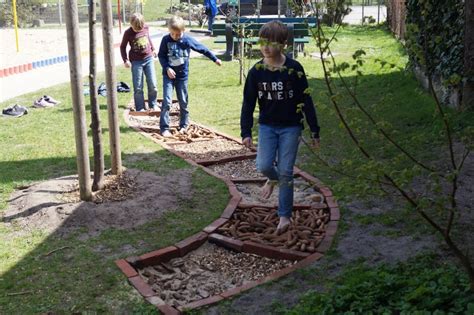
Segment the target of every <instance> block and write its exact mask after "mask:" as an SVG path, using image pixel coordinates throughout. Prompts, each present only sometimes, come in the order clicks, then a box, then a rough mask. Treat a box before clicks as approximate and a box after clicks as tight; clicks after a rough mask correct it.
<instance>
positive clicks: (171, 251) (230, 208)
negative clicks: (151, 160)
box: [115, 110, 340, 315]
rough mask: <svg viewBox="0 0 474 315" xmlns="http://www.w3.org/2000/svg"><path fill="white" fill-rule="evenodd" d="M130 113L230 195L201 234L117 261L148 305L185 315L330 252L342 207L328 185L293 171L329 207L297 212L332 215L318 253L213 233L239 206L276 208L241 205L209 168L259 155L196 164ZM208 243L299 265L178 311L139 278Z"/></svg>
mask: <svg viewBox="0 0 474 315" xmlns="http://www.w3.org/2000/svg"><path fill="white" fill-rule="evenodd" d="M128 114H129V111H128V110H125V111H124V119H125V121H126V122H127V124H128V125H129V126H130V127H131V128H133V129H134V130H136V131H137V132H139V133H140V134H142V135H143V136H145V137H147V138H149V139H151V140H152V141H153V142H155V143H158V144H159V145H161V146H162V147H163V148H164V149H166V150H168V151H170V152H171V153H173V154H175V155H176V156H178V157H180V158H182V159H184V160H185V161H187V162H188V163H190V164H192V165H194V166H197V167H200V168H201V169H203V170H204V171H205V172H206V173H208V174H209V175H211V176H214V177H216V178H219V179H220V180H222V181H224V183H225V184H226V185H227V187H228V189H229V193H230V195H231V198H230V199H229V202H228V204H227V206H226V208H225V209H224V211H223V212H222V214H221V216H220V217H219V218H218V219H216V220H215V221H213V222H211V223H210V224H209V225H207V226H206V227H204V228H203V230H202V231H200V232H198V233H196V234H194V235H192V236H190V237H188V238H186V239H184V240H182V241H179V242H177V243H176V244H174V245H172V246H168V247H165V248H161V249H158V250H155V251H152V252H150V253H146V254H144V255H141V256H139V257H128V258H126V259H119V260H117V261H116V262H115V263H116V265H117V266H118V268H119V269H120V270H121V271H122V272H123V273H124V274H125V276H126V277H127V279H128V281H129V282H130V283H131V284H132V285H133V286H134V287H135V289H137V290H138V292H140V294H141V295H142V296H144V297H145V299H146V300H147V301H148V302H150V303H151V304H153V305H155V306H156V307H157V308H158V310H159V311H160V312H161V313H163V314H170V315H171V314H182V312H183V311H185V310H190V309H195V308H199V307H202V306H205V305H210V304H214V303H216V302H219V301H221V300H223V299H227V298H232V297H233V296H235V295H237V294H240V293H242V292H244V291H247V290H249V289H251V288H254V287H255V286H258V285H260V284H262V283H265V282H268V281H274V280H276V279H278V278H280V277H282V276H285V275H287V274H289V273H291V272H293V271H295V270H296V269H299V268H303V267H306V266H308V265H310V264H312V263H313V262H315V261H317V260H319V259H321V258H322V257H323V256H324V255H323V254H324V253H325V252H327V251H328V250H329V248H330V246H331V244H332V242H333V239H334V236H335V234H336V231H337V227H338V223H339V220H340V211H339V206H338V204H337V201H336V200H335V199H334V197H333V194H332V192H331V190H330V189H329V188H328V187H327V186H325V185H324V184H323V183H322V182H321V181H320V180H319V179H317V178H316V177H314V176H312V175H310V174H308V173H306V172H304V171H302V170H300V169H299V168H297V167H295V169H294V174H295V177H302V178H303V179H304V180H306V181H308V182H310V183H313V185H314V187H315V189H316V190H317V191H319V192H320V193H321V194H322V195H323V196H324V198H325V201H326V205H327V206H324V207H323V208H318V207H316V208H314V207H315V206H313V207H311V206H308V205H298V204H296V205H294V210H305V209H312V208H314V209H315V210H319V209H329V213H330V220H329V222H328V224H327V225H326V229H325V235H324V238H323V239H322V241H321V242H320V243H319V244H318V246H317V247H316V251H315V252H314V253H311V254H310V253H307V252H301V251H295V250H291V249H280V248H276V247H273V246H270V245H264V244H260V243H255V242H250V241H240V240H238V239H234V238H231V237H227V236H224V235H221V234H217V233H214V232H215V231H216V230H217V229H218V228H219V227H220V226H222V225H223V224H225V223H226V222H227V221H228V220H229V219H230V218H231V217H232V214H233V213H234V211H235V210H236V209H237V207H239V208H251V207H263V208H274V207H275V206H268V205H259V204H246V203H241V200H242V196H241V195H240V193H239V191H238V190H237V187H236V186H235V183H234V181H232V180H230V179H229V178H226V177H224V176H221V175H219V174H217V173H215V172H213V171H212V170H210V169H208V168H207V167H206V166H209V165H212V164H218V163H225V162H229V161H234V160H235V158H237V159H238V160H243V159H247V158H254V157H255V155H256V153H255V152H252V153H249V154H244V155H239V156H236V157H230V158H222V159H215V160H206V161H204V160H202V161H193V160H191V159H189V158H187V157H186V156H184V155H183V154H181V153H180V152H178V151H176V150H174V149H173V148H172V147H171V146H170V145H167V144H166V142H161V141H157V139H156V138H154V137H153V136H151V135H150V134H148V133H147V132H145V131H143V130H142V129H141V128H140V127H138V126H135V124H132V123H131V122H130V119H129V115H128ZM193 124H195V125H197V126H199V127H201V128H205V129H207V130H209V131H211V132H214V133H215V134H216V135H219V136H222V137H224V138H226V139H228V140H232V141H236V142H238V143H241V141H240V140H239V139H236V138H234V137H231V136H227V135H225V134H223V133H221V132H218V131H216V130H214V129H212V128H209V127H206V126H202V125H200V124H197V123H194V122H193ZM239 180H244V181H249V182H252V181H255V182H262V180H259V179H255V180H253V179H237V182H238V181H239ZM205 242H209V243H215V244H217V245H219V246H223V247H225V248H228V249H231V250H234V251H240V252H247V253H253V254H257V255H260V256H264V257H268V258H274V259H285V260H293V261H297V262H296V263H295V264H293V265H292V266H289V267H286V268H284V269H281V270H278V271H275V272H273V273H272V274H270V275H268V276H266V277H264V278H262V279H259V280H257V281H251V282H247V283H245V284H243V285H241V286H239V287H235V288H232V289H229V290H227V291H224V292H222V293H220V294H216V295H214V296H211V297H208V298H205V299H201V300H197V301H193V302H191V303H188V304H186V305H184V306H180V307H178V308H174V307H171V306H170V305H167V304H166V303H165V302H164V301H163V300H161V298H159V297H158V296H157V294H156V293H155V292H154V291H153V290H152V288H151V287H150V286H149V285H148V284H147V283H145V281H144V280H143V279H142V278H141V277H140V275H139V274H138V272H137V269H136V268H143V267H146V266H150V265H153V264H157V263H160V262H165V261H168V260H170V259H173V258H177V257H183V256H185V255H186V254H187V253H189V252H191V251H192V250H195V249H197V248H199V247H200V246H202V245H203V244H204V243H205Z"/></svg>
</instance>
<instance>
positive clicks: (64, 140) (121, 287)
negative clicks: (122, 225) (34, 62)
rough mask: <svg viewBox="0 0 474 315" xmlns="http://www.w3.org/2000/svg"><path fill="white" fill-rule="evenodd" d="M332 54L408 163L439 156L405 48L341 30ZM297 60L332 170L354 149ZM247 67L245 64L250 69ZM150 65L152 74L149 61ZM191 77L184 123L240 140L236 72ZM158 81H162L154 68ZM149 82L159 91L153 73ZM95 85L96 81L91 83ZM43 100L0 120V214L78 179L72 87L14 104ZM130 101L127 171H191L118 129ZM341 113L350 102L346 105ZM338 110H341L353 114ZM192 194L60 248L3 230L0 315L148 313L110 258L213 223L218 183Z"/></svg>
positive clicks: (121, 76)
mask: <svg viewBox="0 0 474 315" xmlns="http://www.w3.org/2000/svg"><path fill="white" fill-rule="evenodd" d="M154 1H155V0H148V1H147V2H146V3H147V5H149V3H152V2H154ZM156 1H161V0H156ZM160 3H162V4H163V3H164V2H160ZM152 19H154V17H152V16H148V17H147V20H152ZM327 31H328V32H330V31H331V30H327ZM206 44H208V45H209V46H210V47H213V48H218V49H224V45H222V44H219V45H217V44H213V43H212V38H211V39H209V40H207V42H206ZM334 44H335V45H334V51H335V52H336V53H337V56H336V57H337V58H338V60H341V61H350V60H351V55H352V53H353V52H354V51H355V50H356V49H360V48H362V49H364V50H365V51H366V53H367V57H366V60H367V62H366V65H365V67H364V69H363V72H364V76H363V77H362V78H361V79H360V80H359V87H358V95H359V96H360V98H361V100H363V101H364V102H365V103H367V104H369V105H370V109H371V110H373V111H374V113H375V114H376V115H377V116H379V117H384V119H385V120H387V121H389V122H390V123H391V124H392V126H393V127H392V130H394V131H400V132H397V133H396V135H397V138H398V139H400V140H401V141H403V142H404V143H406V144H407V145H410V147H411V148H413V151H414V154H416V155H417V156H419V157H424V158H427V159H432V160H434V159H435V158H436V157H435V156H432V155H431V153H429V152H432V151H431V150H428V151H426V149H427V148H429V147H431V146H433V145H438V144H439V143H440V140H439V137H438V132H437V131H438V130H439V125H438V124H437V123H436V122H434V119H433V108H434V107H433V101H432V99H431V98H430V97H429V96H428V95H427V94H426V93H423V92H420V90H419V85H418V83H417V82H416V81H415V79H414V78H413V76H412V75H411V74H408V73H406V72H405V71H404V70H403V69H404V67H405V65H406V63H407V57H406V55H405V54H404V53H403V49H402V47H401V46H400V45H399V44H398V43H397V42H396V41H395V40H394V38H393V37H392V36H391V35H389V34H388V33H387V32H386V31H385V30H382V29H375V28H361V27H350V28H347V29H344V30H342V32H341V34H340V35H339V36H338V41H337V42H335V43H334ZM306 49H307V51H308V53H311V52H314V51H315V50H316V47H315V46H314V44H310V45H307V47H306ZM377 58H378V59H384V60H387V61H389V62H390V63H393V64H395V65H396V67H395V68H387V67H385V68H381V67H380V64H379V63H377V62H376V61H375V60H376V59H377ZM299 61H300V62H301V63H302V64H303V65H304V67H305V70H306V73H307V75H308V76H309V82H310V86H311V88H312V96H313V98H314V100H315V103H316V104H317V110H318V115H319V120H320V125H321V136H322V148H321V154H322V155H323V156H326V157H329V158H333V159H336V160H342V159H344V158H345V157H351V156H353V155H354V149H353V147H352V145H351V144H350V142H349V140H348V137H347V135H346V134H345V133H344V132H343V131H342V130H341V129H340V127H339V122H338V121H337V119H336V117H335V113H334V110H333V108H332V107H331V106H329V102H328V98H327V96H326V93H325V91H326V90H325V87H324V85H323V81H322V70H321V65H320V63H319V61H318V60H317V59H312V58H310V57H309V55H308V57H300V58H299ZM247 62H248V64H252V63H254V62H255V60H251V61H247ZM156 67H157V70H158V69H159V64H158V63H157V64H156ZM117 69H118V74H117V76H118V78H117V79H118V81H125V82H129V83H130V82H131V74H130V72H129V70H128V69H124V68H123V67H121V66H119V67H117ZM190 69H191V74H190V79H189V99H190V113H191V119H192V120H194V121H197V122H199V123H201V124H204V125H208V126H211V127H213V128H215V129H218V130H220V131H223V132H225V133H228V134H231V135H234V136H239V116H240V107H241V100H242V86H241V85H239V64H238V62H237V61H233V62H225V63H224V64H223V66H222V67H218V66H216V65H215V64H213V63H212V62H211V61H210V60H208V59H205V58H195V59H192V61H191V65H190ZM157 72H158V73H160V72H159V70H158V71H157ZM346 75H347V77H348V78H349V79H351V80H352V79H353V78H354V74H353V73H347V74H346ZM158 77H159V80H158V82H159V86H160V87H161V79H160V75H158ZM103 80H104V79H103V74H102V75H101V77H100V78H99V82H101V81H103ZM43 94H49V95H54V97H55V98H58V99H61V100H63V103H62V104H61V105H60V106H58V107H57V108H52V109H48V110H38V109H31V111H30V113H29V114H28V115H26V116H24V117H21V118H19V119H6V118H2V119H1V124H0V147H1V148H2V150H1V151H0V174H1V175H0V209H5V208H6V206H7V201H8V199H9V196H10V194H11V193H12V192H13V190H14V189H15V188H16V187H19V186H22V185H25V184H29V183H32V182H37V181H43V180H47V179H50V178H55V177H59V176H63V175H69V174H75V173H76V164H75V163H76V159H75V144H74V129H73V120H72V118H73V117H72V108H71V101H70V90H69V84H63V85H59V86H55V87H53V88H48V89H47V90H42V91H38V92H35V93H31V94H27V95H23V96H21V97H18V98H16V99H15V102H17V103H19V104H31V103H32V101H33V100H34V99H35V98H36V97H37V96H38V95H43ZM160 96H161V93H160ZM131 97H132V95H131V94H119V107H120V114H119V117H120V121H121V125H120V128H121V144H122V154H123V164H124V166H126V167H128V168H137V169H142V170H148V171H153V172H156V173H157V174H169V173H170V170H174V169H179V168H192V167H191V166H189V165H187V164H186V163H185V162H183V161H181V160H180V159H178V158H176V157H175V156H173V155H171V154H169V153H168V152H167V151H165V150H164V149H162V148H161V147H160V146H159V145H157V144H155V143H153V142H152V141H150V140H148V139H146V138H144V137H142V136H140V135H139V134H137V133H136V132H134V131H133V130H132V129H130V128H128V127H127V126H126V125H125V123H124V122H123V119H122V118H121V117H122V112H123V110H124V109H125V107H126V104H127V103H128V102H129V100H130V99H131ZM99 99H100V102H101V116H102V124H103V125H102V126H103V128H104V131H105V132H104V144H105V148H104V152H109V149H108V141H107V140H106V139H108V138H107V137H108V132H107V112H106V106H105V99H104V98H99ZM9 103H10V102H3V103H1V104H0V106H1V107H2V108H3V107H6V106H7V105H8V104H9ZM86 103H88V100H87V98H86ZM349 105H350V102H349V101H347V102H346V106H349ZM346 110H350V107H348V109H346ZM448 112H449V113H450V115H452V116H453V120H454V121H455V125H456V127H457V130H462V129H463V128H464V127H465V126H468V125H469V124H471V125H472V122H473V121H474V116H473V114H472V113H464V114H458V113H456V112H454V111H448ZM88 120H89V118H88ZM356 123H357V121H354V124H356ZM415 135H417V136H416V137H414V136H415ZM90 141H91V140H90ZM373 147H375V146H374V145H373ZM90 148H92V146H90ZM427 152H428V153H427ZM108 161H109V156H106V162H107V167H109V166H110V165H109V163H108ZM299 164H300V165H299V166H300V167H301V168H303V169H304V170H307V171H309V172H310V173H312V174H314V175H316V176H317V177H320V178H321V179H322V180H324V181H325V182H326V183H328V184H330V185H331V186H334V187H335V192H336V194H337V196H338V197H339V198H343V197H344V196H351V194H352V193H354V191H353V186H352V185H351V183H350V181H348V180H346V179H344V178H341V177H340V176H336V175H335V174H333V173H332V172H330V171H329V170H326V169H324V168H322V166H321V165H320V163H317V162H316V161H315V159H314V158H313V157H312V156H311V154H310V153H309V152H308V150H307V149H306V148H304V147H303V148H302V149H301V155H300V160H299ZM193 192H194V193H193V196H192V200H193V202H192V205H193V206H191V204H190V203H182V204H180V205H179V209H178V211H176V212H173V213H168V214H166V215H165V216H164V217H163V218H162V219H160V220H157V221H155V222H149V223H147V224H146V225H144V226H142V227H140V229H133V230H128V231H123V230H116V229H109V230H107V231H105V232H103V233H102V234H100V235H99V236H97V237H94V238H91V239H88V240H86V241H84V240H81V239H80V238H78V237H77V235H73V236H70V237H68V238H66V239H61V238H58V237H56V236H55V235H54V233H53V234H47V233H45V232H44V231H33V232H31V233H29V234H26V235H25V233H24V232H23V233H17V232H18V231H17V229H16V228H15V227H7V226H5V225H4V224H0V313H2V314H11V313H19V314H30V313H42V312H54V313H73V312H86V311H91V312H100V313H102V312H103V313H126V314H128V313H147V312H152V307H151V306H149V305H148V304H147V303H146V302H144V301H143V300H142V298H141V297H140V296H139V295H137V294H136V293H134V291H133V290H132V288H131V286H130V285H128V284H127V281H126V280H125V277H124V276H123V275H122V274H121V272H120V271H119V270H118V269H117V268H116V266H115V264H114V260H115V259H118V258H124V257H117V255H116V253H117V252H119V249H120V248H122V247H124V246H131V247H132V248H135V250H134V251H133V253H131V254H130V255H140V254H143V253H146V252H149V251H152V250H155V249H157V248H160V247H163V246H167V245H169V244H173V243H175V242H177V241H179V240H181V239H183V238H185V237H187V236H189V235H191V234H193V233H195V232H197V231H199V230H200V229H202V228H203V227H204V226H205V225H207V224H208V223H210V222H212V221H213V220H214V219H215V218H216V217H218V216H219V214H220V213H221V211H222V210H223V209H224V208H225V205H226V204H227V201H228V198H229V196H228V193H227V190H226V187H225V185H224V184H223V183H222V182H220V181H219V180H217V179H214V178H212V177H210V176H208V175H206V174H205V173H203V172H202V171H199V170H197V169H195V170H194V173H193ZM203 194H204V195H206V197H207V198H205V200H203V199H204V198H200V197H201V196H202V195H203ZM0 211H1V210H0ZM18 235H21V236H18ZM63 246H69V248H68V249H65V250H63V251H60V252H58V253H57V254H53V255H50V256H48V257H44V256H43V255H44V254H45V253H48V252H50V251H52V250H54V249H57V248H61V247H63ZM98 247H101V248H107V249H108V252H110V253H111V254H110V255H108V256H104V255H101V254H99V253H98V252H97V251H96V250H95V249H96V248H98ZM114 253H115V254H114ZM130 255H128V256H130ZM456 270H457V275H460V276H461V277H462V272H460V271H459V270H458V269H456ZM400 274H402V271H400ZM369 278H370V277H369ZM305 301H307V302H305ZM302 303H306V304H303V306H299V307H300V309H304V310H307V307H306V306H308V305H310V303H313V301H308V299H306V300H303V302H302ZM308 307H310V306H308Z"/></svg>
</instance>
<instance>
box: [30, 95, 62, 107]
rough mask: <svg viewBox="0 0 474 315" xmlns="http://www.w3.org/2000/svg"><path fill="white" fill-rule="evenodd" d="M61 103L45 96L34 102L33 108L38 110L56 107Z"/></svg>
mask: <svg viewBox="0 0 474 315" xmlns="http://www.w3.org/2000/svg"><path fill="white" fill-rule="evenodd" d="M59 103H61V102H60V101H57V100H55V99H54V98H52V97H51V96H48V95H43V96H42V97H40V98H39V99H37V100H36V101H34V102H33V107H36V108H45V107H54V106H56V105H58V104H59Z"/></svg>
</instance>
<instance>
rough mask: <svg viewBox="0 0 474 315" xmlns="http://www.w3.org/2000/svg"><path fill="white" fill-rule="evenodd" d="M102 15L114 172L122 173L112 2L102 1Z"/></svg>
mask: <svg viewBox="0 0 474 315" xmlns="http://www.w3.org/2000/svg"><path fill="white" fill-rule="evenodd" d="M100 11H101V16H102V36H103V41H104V61H105V82H106V86H107V111H108V117H109V135H110V155H111V158H112V163H111V164H112V174H114V175H120V174H122V171H123V169H122V156H121V152H120V129H119V122H118V105H117V89H116V87H117V82H116V71H115V62H114V40H113V35H112V32H113V23H112V2H111V1H110V0H101V1H100Z"/></svg>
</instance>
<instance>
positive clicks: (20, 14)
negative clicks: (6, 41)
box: [0, 0, 44, 27]
mask: <svg viewBox="0 0 474 315" xmlns="http://www.w3.org/2000/svg"><path fill="white" fill-rule="evenodd" d="M43 9H44V6H43V5H42V2H41V1H40V0H18V1H17V2H16V14H17V18H18V25H20V26H25V25H26V24H28V23H31V22H32V19H33V18H34V16H35V14H36V12H41V10H43ZM12 25H13V8H12V1H5V2H3V3H0V26H1V27H5V26H12Z"/></svg>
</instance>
